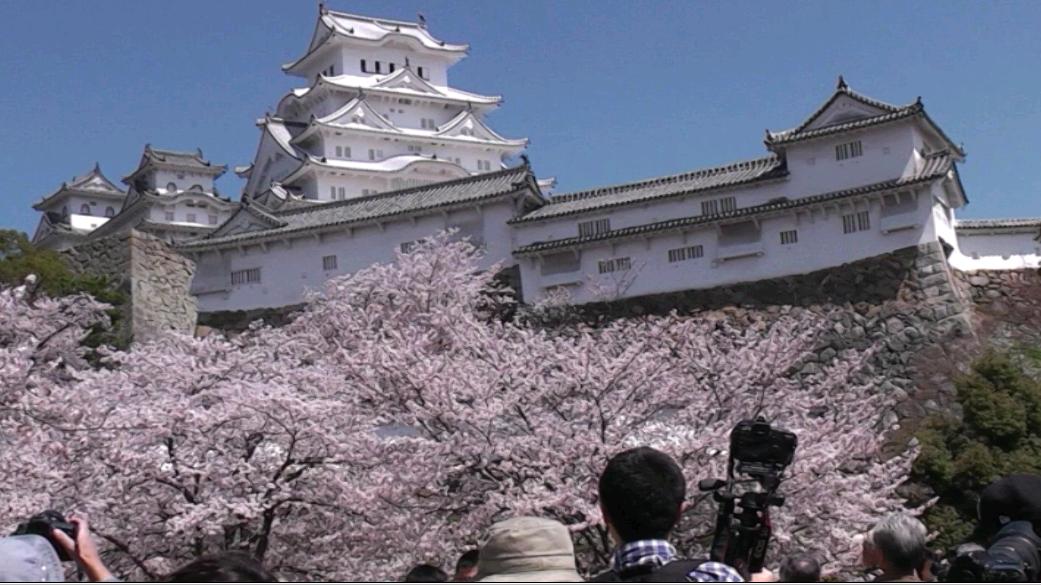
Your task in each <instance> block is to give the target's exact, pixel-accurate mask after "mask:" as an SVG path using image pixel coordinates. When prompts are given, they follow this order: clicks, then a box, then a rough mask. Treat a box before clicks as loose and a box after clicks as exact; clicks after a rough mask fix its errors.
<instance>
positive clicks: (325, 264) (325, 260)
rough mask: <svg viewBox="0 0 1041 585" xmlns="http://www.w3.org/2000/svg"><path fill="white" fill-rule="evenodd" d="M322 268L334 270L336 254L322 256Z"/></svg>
mask: <svg viewBox="0 0 1041 585" xmlns="http://www.w3.org/2000/svg"><path fill="white" fill-rule="evenodd" d="M322 270H336V255H335V254H333V255H332V256H322Z"/></svg>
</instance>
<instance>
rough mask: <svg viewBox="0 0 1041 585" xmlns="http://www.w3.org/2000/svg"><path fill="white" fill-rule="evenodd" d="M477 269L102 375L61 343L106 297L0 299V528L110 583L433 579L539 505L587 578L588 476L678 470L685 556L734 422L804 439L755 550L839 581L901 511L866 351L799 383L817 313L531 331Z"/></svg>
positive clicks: (337, 285) (592, 538) (437, 274)
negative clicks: (81, 534) (261, 571)
mask: <svg viewBox="0 0 1041 585" xmlns="http://www.w3.org/2000/svg"><path fill="white" fill-rule="evenodd" d="M478 254H479V252H478V251H477V250H476V249H475V248H473V247H472V246H470V245H469V244H467V243H465V242H452V241H450V240H449V238H448V237H439V238H434V239H433V240H432V241H430V242H428V243H425V244H423V245H421V246H419V247H418V248H417V249H416V250H415V251H413V252H411V253H409V254H407V255H401V256H399V257H398V258H397V260H396V261H395V262H393V263H391V264H386V265H375V266H372V267H370V268H367V269H365V270H362V271H360V272H358V273H356V274H353V275H349V276H345V277H343V278H339V279H335V280H332V281H330V282H329V283H328V286H327V287H326V289H325V290H324V291H322V293H321V294H319V295H316V296H315V298H314V299H313V300H312V302H311V303H310V305H309V306H308V307H307V308H306V309H305V310H303V311H302V312H301V313H300V314H299V316H297V317H296V319H295V320H294V321H292V322H291V323H289V324H288V325H285V326H283V327H280V328H271V327H266V326H260V325H257V326H254V327H252V328H251V329H250V330H249V331H247V332H244V333H242V334H239V335H237V336H233V337H230V338H225V337H222V336H216V335H215V336H210V337H206V338H202V339H197V338H191V337H187V336H176V335H170V336H168V337H165V338H162V339H159V340H156V341H152V342H149V343H140V344H135V345H134V346H132V348H131V349H130V350H128V351H125V352H117V351H103V352H102V354H103V355H102V358H101V362H102V363H101V366H100V367H97V368H91V367H89V366H88V364H87V363H86V362H85V361H84V360H83V352H82V350H80V349H79V346H78V342H79V341H80V339H81V338H82V337H83V335H84V332H85V328H86V327H87V326H89V325H90V324H91V323H92V322H96V321H99V320H102V319H103V313H102V312H101V310H102V307H101V306H100V305H97V304H95V303H93V302H92V301H90V300H89V299H86V298H83V297H74V298H69V299H61V300H50V299H36V300H35V301H34V302H33V303H32V304H30V303H29V302H28V299H27V298H26V295H25V293H24V291H19V290H8V291H3V292H0V382H2V383H3V388H4V395H3V397H2V402H0V406H2V408H3V411H2V412H0V440H2V441H3V449H2V451H0V473H3V477H4V478H5V481H6V484H7V485H8V486H9V489H8V490H5V493H6V497H5V498H4V499H2V500H0V520H2V521H3V524H4V525H7V526H10V527H13V525H14V524H15V523H17V522H18V521H20V520H21V519H23V518H24V517H26V516H28V515H30V514H32V513H34V512H37V511H39V510H41V509H44V508H48V507H53V508H57V509H61V510H72V509H75V510H82V511H85V512H87V513H88V514H90V515H91V517H92V524H93V525H94V526H96V531H97V533H98V534H99V535H100V537H99V538H100V539H101V540H102V541H103V545H104V548H105V550H106V551H107V552H106V558H107V560H108V561H109V562H110V563H111V565H112V568H113V569H114V570H115V571H116V572H117V573H122V574H123V575H125V576H127V577H129V578H154V577H156V576H159V575H161V574H162V573H163V572H165V571H168V570H170V569H171V568H173V567H174V566H176V565H177V564H179V563H182V562H184V561H185V560H188V559H191V558H193V557H194V556H196V555H198V554H202V553H205V552H214V551H216V550H222V549H241V550H247V551H249V552H251V553H253V554H255V555H257V556H259V557H262V558H263V560H264V562H265V563H266V564H267V565H269V566H270V568H272V569H273V570H275V571H278V572H280V573H281V574H282V575H283V576H284V577H286V578H292V579H335V580H360V579H397V578H400V576H401V575H402V574H403V573H404V572H405V571H406V570H407V568H408V567H409V566H410V565H412V564H415V563H417V562H439V563H442V564H444V565H447V564H448V563H451V562H454V560H455V558H456V557H457V555H458V554H459V553H460V552H461V551H462V550H463V549H465V548H469V547H472V546H474V545H476V544H477V543H478V542H479V539H480V537H481V534H482V531H483V530H484V529H486V528H487V527H488V526H490V525H491V524H492V523H493V522H494V521H496V520H498V519H501V518H505V517H508V516H511V515H518V514H535V515H542V516H550V517H554V518H557V519H560V520H562V521H564V522H565V523H567V524H568V525H569V526H570V527H571V528H572V530H573V534H574V538H575V542H576V546H577V549H578V551H579V554H580V564H581V567H582V568H584V569H586V570H590V571H591V570H595V569H598V568H600V567H602V566H603V565H604V563H605V561H606V559H607V558H608V555H609V553H610V543H609V540H608V537H607V534H606V532H605V530H604V528H603V526H602V524H601V521H600V520H601V519H600V512H599V510H598V507H597V503H596V479H597V477H598V476H599V473H600V471H601V470H602V469H603V467H604V465H605V462H606V461H607V459H608V458H609V457H610V456H611V455H612V454H614V453H616V452H618V451H619V450H621V449H624V448H627V447H630V446H635V445H643V444H648V445H652V446H655V447H657V448H660V449H663V450H665V451H667V452H668V453H670V454H672V455H673V456H674V457H675V458H676V459H677V460H678V461H680V462H681V464H682V465H683V467H684V469H685V472H686V475H687V479H688V481H689V484H690V486H689V490H690V494H691V498H690V499H691V506H690V509H689V510H688V511H687V513H686V514H685V517H684V519H683V522H682V525H681V529H680V530H679V532H678V533H677V534H676V537H675V539H674V540H675V541H676V543H677V544H679V545H680V548H681V550H682V551H684V552H686V553H688V554H699V553H703V549H702V548H701V547H703V546H704V544H705V539H704V536H705V535H707V534H708V533H710V532H711V527H712V521H713V514H714V512H715V509H714V504H712V503H711V502H710V499H709V498H706V497H704V495H703V494H699V493H697V491H696V484H697V481H698V480H699V479H702V478H706V477H716V476H721V475H722V474H723V472H724V469H725V463H726V457H727V453H726V448H727V437H728V433H729V431H730V429H731V428H732V427H733V425H734V424H735V423H736V422H737V421H738V420H741V419H742V418H747V417H750V416H754V415H756V414H763V415H765V416H767V417H768V418H769V419H771V420H772V421H773V422H774V423H776V424H778V425H780V426H783V427H785V428H788V429H790V430H793V431H795V432H796V433H798V436H799V450H798V452H797V456H796V460H795V463H794V464H793V465H792V467H791V468H790V470H789V477H788V479H787V480H786V481H785V482H784V484H783V488H782V489H783V492H784V493H785V494H786V495H787V497H788V503H787V504H786V505H785V506H784V507H783V508H781V509H780V510H779V511H778V512H777V513H776V514H775V521H774V525H775V539H774V545H773V548H772V550H771V557H772V558H774V559H779V558H780V557H781V555H783V554H785V553H786V552H787V551H805V550H814V551H818V552H820V553H822V554H824V555H826V556H827V559H828V561H829V565H830V566H831V568H835V569H839V568H845V567H849V566H851V565H852V563H853V562H854V561H855V557H854V552H853V547H852V542H853V537H854V536H855V535H856V534H857V533H858V532H860V531H863V530H864V529H865V528H867V527H869V526H870V524H871V523H872V521H873V520H874V519H876V518H877V517H878V516H879V515H881V514H883V513H886V512H888V511H891V510H894V509H897V508H899V507H900V506H901V504H902V501H901V499H900V498H899V497H898V496H897V495H896V492H895V489H896V487H897V486H898V485H899V484H900V483H901V482H902V481H903V480H904V479H905V478H906V476H907V474H908V468H909V463H910V458H911V456H912V455H913V453H912V452H911V451H908V452H907V453H905V454H904V455H902V456H899V457H897V458H895V459H889V460H882V459H881V458H880V455H879V454H880V447H881V443H882V440H883V433H882V422H881V418H882V413H883V412H884V410H885V409H886V407H887V406H889V405H890V401H891V399H890V397H888V396H886V395H885V394H884V393H882V392H881V391H880V390H879V386H880V385H879V384H878V382H879V380H877V379H875V378H873V377H872V376H869V375H867V374H866V373H865V368H864V364H865V363H866V361H867V360H869V359H870V358H871V354H870V352H859V353H858V352H855V351H853V350H847V351H846V352H844V353H841V354H840V355H839V356H837V357H836V358H835V359H834V360H833V361H832V363H829V364H824V365H822V367H821V371H820V372H819V373H816V374H813V375H803V374H799V373H798V372H799V369H800V366H801V364H802V363H803V362H804V361H805V360H806V358H807V357H808V356H809V355H811V353H812V352H813V351H814V349H815V348H816V345H817V343H818V338H819V336H820V334H821V333H822V331H823V328H824V327H825V325H826V323H828V320H827V319H826V316H824V315H814V314H812V313H810V312H809V311H795V310H792V311H788V312H786V313H785V312H781V313H780V314H779V315H777V316H775V317H772V318H770V319H764V320H763V321H761V322H758V323H757V324H756V325H755V326H752V327H749V326H743V325H741V324H739V323H736V322H734V321H733V320H730V319H728V318H725V317H715V318H708V317H699V316H676V315H670V316H664V317H647V318H641V319H622V320H616V321H613V322H610V323H608V324H606V325H603V326H600V327H596V328H594V327H590V326H586V325H569V326H561V327H554V328H549V327H544V326H537V325H532V324H531V322H530V321H520V320H508V319H504V318H502V317H501V315H502V314H503V313H502V312H501V311H500V310H499V309H501V308H502V306H503V304H504V303H508V302H509V299H508V297H507V295H505V291H503V290H501V289H499V288H497V286H496V285H495V284H494V282H495V281H494V279H493V277H492V272H479V271H478V270H477V258H478ZM532 310H535V311H538V310H560V308H559V307H551V308H545V309H542V308H535V309H532Z"/></svg>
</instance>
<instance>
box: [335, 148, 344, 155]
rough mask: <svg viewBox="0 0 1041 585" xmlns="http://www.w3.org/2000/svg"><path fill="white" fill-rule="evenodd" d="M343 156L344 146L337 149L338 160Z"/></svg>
mask: <svg viewBox="0 0 1041 585" xmlns="http://www.w3.org/2000/svg"><path fill="white" fill-rule="evenodd" d="M342 156H343V147H342V146H337V147H336V158H340V157H342Z"/></svg>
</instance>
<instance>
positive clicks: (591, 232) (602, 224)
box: [578, 218, 611, 238]
mask: <svg viewBox="0 0 1041 585" xmlns="http://www.w3.org/2000/svg"><path fill="white" fill-rule="evenodd" d="M609 231H611V220H610V219H608V218H604V219H594V220H591V221H582V222H579V223H578V237H580V238H585V237H589V236H596V235H600V234H606V233H607V232H609Z"/></svg>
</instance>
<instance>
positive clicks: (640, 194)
mask: <svg viewBox="0 0 1041 585" xmlns="http://www.w3.org/2000/svg"><path fill="white" fill-rule="evenodd" d="M787 176H788V169H787V166H786V165H785V162H784V159H783V158H781V157H778V156H776V155H770V156H767V157H763V158H758V159H751V160H745V161H739V162H735V163H730V164H726V165H721V166H717V167H710V168H705V169H698V170H694V171H688V172H686V173H680V174H676V175H669V176H665V177H656V178H653V179H644V180H642V181H636V182H633V183H621V184H617V185H611V186H607V187H597V188H594V189H588V190H585V191H577V192H573V193H564V194H561V195H556V196H553V197H551V198H550V199H549V202H548V204H547V205H545V206H543V207H541V208H540V209H537V210H535V211H533V212H531V213H529V214H527V215H524V216H522V217H518V218H515V219H512V220H510V223H515V224H519V223H529V222H536V221H548V220H553V219H558V218H561V217H567V216H571V215H578V214H583V213H594V212H600V211H602V210H604V209H612V208H616V207H624V206H627V205H637V204H642V203H645V202H647V201H653V200H657V199H664V198H670V197H683V196H687V195H691V194H693V193H703V192H706V191H713V190H716V189H727V188H733V187H738V186H742V185H749V184H752V183H759V182H765V181H772V180H777V179H782V178H784V177H787ZM699 183H700V184H699ZM672 185H675V188H669V187H670V186H672ZM611 196H622V197H623V198H620V199H609V197H611ZM575 202H588V203H590V205H586V206H574V205H569V204H572V203H575ZM598 203H599V204H598Z"/></svg>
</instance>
